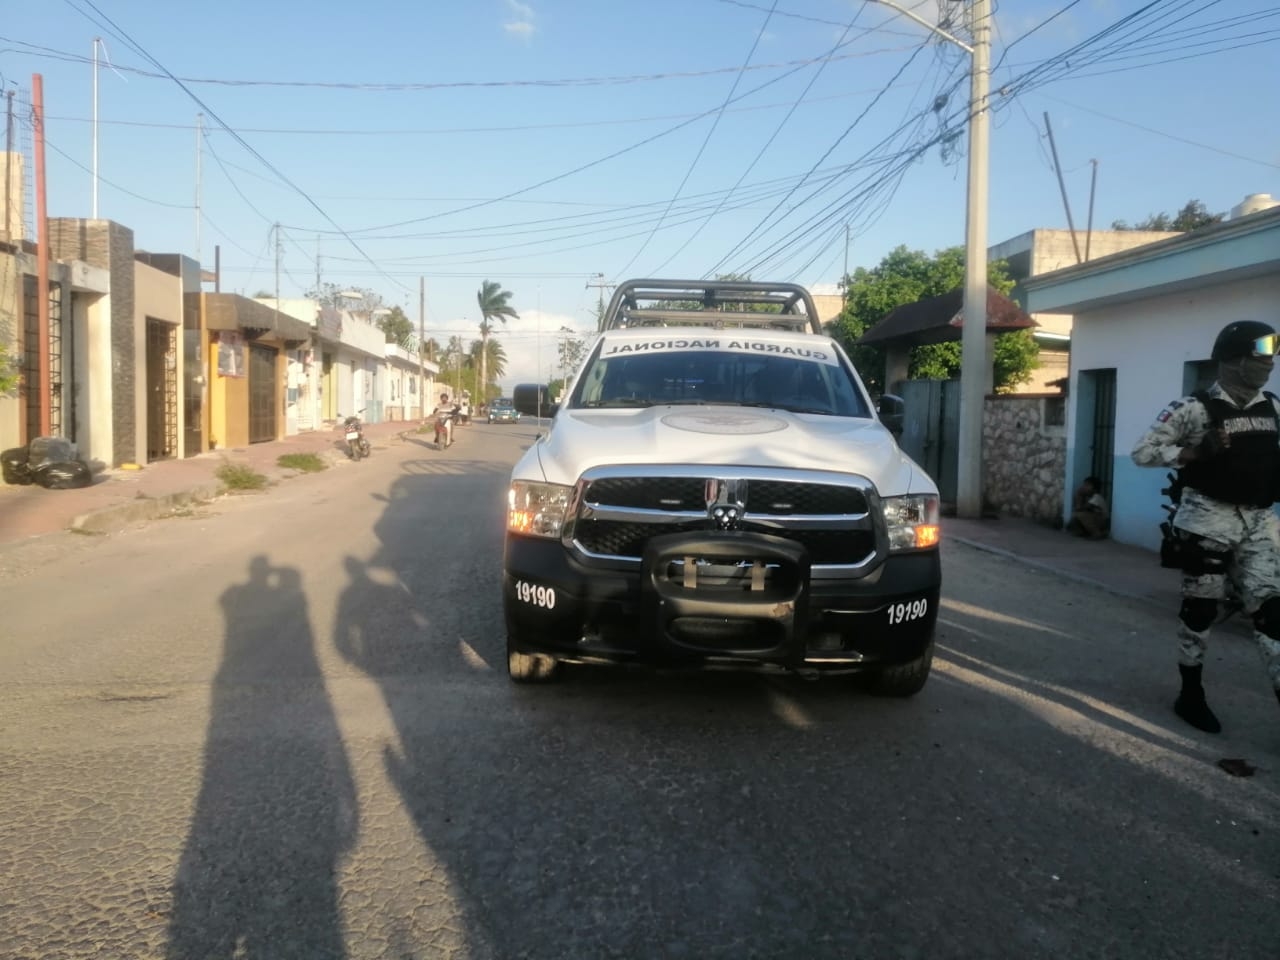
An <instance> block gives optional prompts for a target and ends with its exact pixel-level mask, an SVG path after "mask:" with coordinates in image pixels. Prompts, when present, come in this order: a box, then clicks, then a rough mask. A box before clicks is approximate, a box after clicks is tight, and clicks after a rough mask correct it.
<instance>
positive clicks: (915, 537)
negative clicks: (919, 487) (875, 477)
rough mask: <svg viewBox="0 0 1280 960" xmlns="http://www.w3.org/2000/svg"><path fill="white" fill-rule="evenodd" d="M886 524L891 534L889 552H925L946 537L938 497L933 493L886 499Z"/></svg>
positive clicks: (884, 501) (884, 502)
mask: <svg viewBox="0 0 1280 960" xmlns="http://www.w3.org/2000/svg"><path fill="white" fill-rule="evenodd" d="M881 502H882V503H883V504H884V523H885V527H886V528H887V529H888V532H889V551H890V552H891V553H897V552H899V551H902V550H923V549H925V548H926V547H936V546H937V545H938V541H939V540H940V539H941V538H942V527H941V526H940V525H939V523H938V517H939V514H938V498H937V497H936V496H933V495H932V494H911V495H910V496H906V497H885V498H884V500H883V501H881Z"/></svg>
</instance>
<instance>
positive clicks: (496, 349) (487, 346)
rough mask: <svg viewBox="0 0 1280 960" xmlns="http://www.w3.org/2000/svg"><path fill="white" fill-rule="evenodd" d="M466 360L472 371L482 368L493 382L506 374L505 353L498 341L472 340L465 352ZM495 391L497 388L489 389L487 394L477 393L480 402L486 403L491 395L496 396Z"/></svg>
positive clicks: (483, 392) (484, 392)
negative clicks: (482, 356) (469, 347)
mask: <svg viewBox="0 0 1280 960" xmlns="http://www.w3.org/2000/svg"><path fill="white" fill-rule="evenodd" d="M482 353H483V354H484V362H483V364H482V363H481V354H482ZM467 359H468V361H469V363H470V365H471V367H472V369H475V368H478V367H480V366H483V367H484V368H485V370H486V371H487V372H488V373H489V374H491V375H492V376H493V379H495V380H497V379H498V378H500V377H501V376H502V375H503V374H504V373H506V372H507V351H506V350H505V349H504V348H503V346H502V343H501V342H500V341H498V340H490V341H489V342H488V343H485V342H484V341H483V340H472V341H471V349H470V350H469V351H467ZM496 390H497V387H491V388H490V389H489V390H488V391H487V392H486V391H484V390H481V391H480V392H479V396H480V402H481V403H487V402H488V400H489V397H490V395H491V394H492V395H494V396H496V395H497V394H496V393H495V391H496Z"/></svg>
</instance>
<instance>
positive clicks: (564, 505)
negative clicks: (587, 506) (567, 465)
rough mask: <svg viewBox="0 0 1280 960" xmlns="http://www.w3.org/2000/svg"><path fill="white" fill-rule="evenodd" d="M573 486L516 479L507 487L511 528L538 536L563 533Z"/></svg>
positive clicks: (509, 525) (508, 526)
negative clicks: (509, 487)
mask: <svg viewBox="0 0 1280 960" xmlns="http://www.w3.org/2000/svg"><path fill="white" fill-rule="evenodd" d="M572 493H573V487H566V486H564V485H563V484H559V483H533V482H531V481H528V480H516V481H513V482H512V484H511V489H509V490H508V491H507V530H508V531H510V532H511V533H524V534H528V535H530V536H534V537H553V538H557V537H559V536H560V534H561V531H563V530H564V520H565V514H567V513H568V511H569V496H570V494H572Z"/></svg>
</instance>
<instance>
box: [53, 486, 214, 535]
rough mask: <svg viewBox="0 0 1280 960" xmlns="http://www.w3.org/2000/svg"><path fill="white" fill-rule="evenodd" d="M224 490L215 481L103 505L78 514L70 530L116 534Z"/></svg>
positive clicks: (206, 499)
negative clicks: (109, 505) (125, 501)
mask: <svg viewBox="0 0 1280 960" xmlns="http://www.w3.org/2000/svg"><path fill="white" fill-rule="evenodd" d="M220 493H222V484H220V483H212V484H204V485H203V486H199V487H192V488H191V489H190V490H182V491H180V492H178V493H168V494H165V495H164V496H162V497H146V498H143V499H139V500H134V501H132V502H130V503H121V504H116V505H115V506H111V507H101V508H99V509H97V510H90V511H89V512H88V513H82V514H80V515H79V516H78V517H75V518H74V519H73V520H72V521H71V527H70V529H72V530H75V531H76V532H78V533H114V532H115V531H117V530H123V529H124V528H125V527H128V526H131V525H133V524H135V523H139V522H141V521H143V520H155V519H157V518H159V517H163V516H166V515H168V514H170V513H173V511H174V510H176V509H177V508H178V507H184V506H187V505H188V504H192V503H201V502H207V501H209V500H213V499H215V498H216V497H217V496H218V495H219V494H220Z"/></svg>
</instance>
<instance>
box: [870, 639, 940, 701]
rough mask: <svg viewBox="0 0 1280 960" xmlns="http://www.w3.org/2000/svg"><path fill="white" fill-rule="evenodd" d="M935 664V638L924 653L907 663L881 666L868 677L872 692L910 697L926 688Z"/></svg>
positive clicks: (886, 695) (884, 695)
mask: <svg viewBox="0 0 1280 960" xmlns="http://www.w3.org/2000/svg"><path fill="white" fill-rule="evenodd" d="M932 666H933V638H932V637H930V638H929V645H928V646H927V647H925V650H924V653H922V654H921V655H920V656H918V657H916V659H914V660H908V661H907V662H906V663H898V664H894V665H893V666H891V667H881V668H880V669H879V670H877V671H876V672H875V673H873V674H871V676H870V677H869V678H868V679H869V680H870V683H871V692H872V693H875V694H878V695H880V696H882V697H910V696H914V695H915V694H917V693H919V692H920V691H921V690H923V689H924V685H925V681H927V680H928V679H929V670H930V668H931V667H932Z"/></svg>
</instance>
